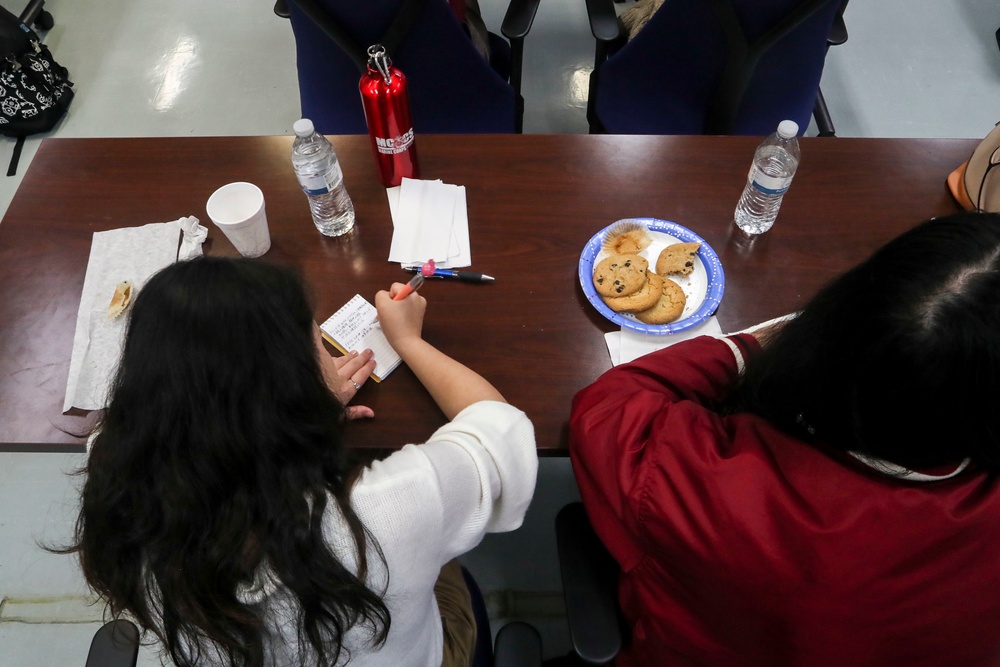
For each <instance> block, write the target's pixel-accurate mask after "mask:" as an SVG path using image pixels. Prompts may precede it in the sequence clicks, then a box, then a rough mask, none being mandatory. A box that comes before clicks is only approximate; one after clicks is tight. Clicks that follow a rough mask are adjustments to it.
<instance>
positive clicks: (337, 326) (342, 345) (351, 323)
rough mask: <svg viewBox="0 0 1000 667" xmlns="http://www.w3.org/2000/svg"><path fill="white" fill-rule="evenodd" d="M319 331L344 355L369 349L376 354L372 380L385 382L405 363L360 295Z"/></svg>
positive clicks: (345, 305) (335, 314) (369, 306)
mask: <svg viewBox="0 0 1000 667" xmlns="http://www.w3.org/2000/svg"><path fill="white" fill-rule="evenodd" d="M319 330H320V331H321V332H322V333H323V338H326V339H327V340H328V341H330V343H331V344H332V345H333V346H334V347H335V348H337V349H338V350H340V351H341V352H343V353H344V354H347V353H348V352H350V351H352V350H356V351H358V352H360V351H362V350H365V349H370V350H371V351H372V352H374V353H375V370H374V371H373V372H372V378H374V379H375V381H376V382H381V381H382V380H383V379H384V378H385V377H386V376H388V375H389V373H391V372H392V371H393V370H395V369H396V366H399V363H400V361H402V360H401V359H400V358H399V355H398V354H396V350H394V349H392V346H391V345H389V341H387V340H386V339H385V334H384V333H382V327H381V326H379V323H378V311H376V310H375V306H373V305H371V304H370V303H368V301H366V300H365V299H364V298H363V297H362V296H361V295H360V294H355V295H354V298H352V299H351V300H350V301H348V302H347V303H346V304H344V306H343V307H342V308H341V309H340V310H338V311H337V312H335V313H334V314H333V315H331V316H330V318H329V319H328V320H327V321H326V322H323V323H322V324H320V325H319Z"/></svg>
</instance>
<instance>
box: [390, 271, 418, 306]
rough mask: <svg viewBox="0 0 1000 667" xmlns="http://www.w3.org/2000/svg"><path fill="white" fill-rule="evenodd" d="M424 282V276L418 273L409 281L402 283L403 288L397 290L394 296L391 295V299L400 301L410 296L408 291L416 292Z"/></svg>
mask: <svg viewBox="0 0 1000 667" xmlns="http://www.w3.org/2000/svg"><path fill="white" fill-rule="evenodd" d="M423 284H424V277H423V276H422V275H420V274H419V273H418V274H417V275H415V276H413V277H412V278H410V282H408V283H406V284H405V285H403V289H401V290H399V292H398V293H397V294H396V296H394V297H392V300H393V301H402V300H403V299H405V298H406V297H408V296H410V292H416V291H417V288H418V287H420V286H421V285H423Z"/></svg>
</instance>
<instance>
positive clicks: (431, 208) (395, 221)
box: [386, 178, 472, 269]
mask: <svg viewBox="0 0 1000 667" xmlns="http://www.w3.org/2000/svg"><path fill="white" fill-rule="evenodd" d="M386 196H387V197H388V199H389V213H390V215H391V216H392V227H393V233H392V243H391V244H390V246H389V261H390V262H399V263H400V264H401V265H402V266H404V267H408V266H420V265H421V264H423V263H424V262H426V261H427V260H429V259H433V260H434V262H435V263H436V264H437V265H438V266H439V267H441V268H443V269H448V268H460V267H464V266H470V265H471V264H472V250H471V245H470V239H469V215H468V209H467V206H466V199H465V187H464V186H460V185H450V184H448V183H442V182H441V181H422V180H416V179H411V178H404V179H403V181H402V183H401V184H400V185H399V186H398V187H395V188H388V189H386Z"/></svg>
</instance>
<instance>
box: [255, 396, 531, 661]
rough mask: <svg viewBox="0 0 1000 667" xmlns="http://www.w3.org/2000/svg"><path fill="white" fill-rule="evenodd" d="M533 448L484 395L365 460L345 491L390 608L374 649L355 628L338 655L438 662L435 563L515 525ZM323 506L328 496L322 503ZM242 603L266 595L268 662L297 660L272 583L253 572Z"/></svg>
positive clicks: (339, 544) (517, 424) (519, 417)
mask: <svg viewBox="0 0 1000 667" xmlns="http://www.w3.org/2000/svg"><path fill="white" fill-rule="evenodd" d="M537 471H538V456H537V452H536V449H535V435H534V429H533V427H532V425H531V422H530V421H529V420H528V418H527V416H526V415H525V414H524V413H523V412H521V411H520V410H518V409H516V408H514V407H512V406H510V405H507V404H506V403H497V402H492V401H484V402H480V403H476V404H474V405H471V406H469V407H467V408H466V409H465V410H463V411H462V412H461V413H460V414H459V415H457V416H456V417H455V419H454V420H453V421H452V422H450V423H448V424H446V425H445V426H442V427H441V428H440V429H438V430H437V432H435V433H434V435H433V436H432V437H431V438H430V440H428V441H427V442H426V443H424V444H422V445H407V446H405V447H403V448H402V449H401V450H399V451H397V452H395V453H393V454H392V455H391V456H389V457H388V458H386V459H384V460H382V461H377V462H375V463H373V464H372V465H371V466H370V467H368V468H366V469H365V470H364V471H363V472H362V474H361V477H360V478H359V480H358V482H357V483H356V484H355V486H354V489H353V490H352V493H351V504H352V506H353V507H354V511H355V512H356V513H357V515H358V517H359V518H360V519H361V521H362V523H363V524H364V525H365V527H367V528H368V530H369V531H370V532H371V533H372V535H373V536H374V538H375V539H376V540H377V541H378V544H379V546H380V547H381V549H382V554H383V555H384V556H385V560H386V565H387V569H388V573H389V576H388V588H386V569H385V568H383V567H382V563H381V561H380V559H379V558H378V553H377V551H376V550H375V549H373V548H369V549H368V550H367V556H368V568H369V577H368V585H369V587H370V588H372V589H373V590H375V591H376V592H382V591H385V594H384V596H383V599H384V601H385V603H386V605H387V606H388V607H389V612H390V614H391V617H392V623H391V626H390V631H389V635H388V638H387V639H386V642H385V644H383V645H382V647H381V649H380V650H378V651H377V652H375V653H373V652H371V650H370V649H369V648H368V647H367V643H368V642H367V636H366V633H365V632H364V631H363V629H361V628H352V629H351V631H350V632H348V634H347V637H346V639H345V641H344V649H345V650H342V652H341V659H340V664H347V659H348V657H350V663H349V664H350V666H351V667H361V666H364V665H406V666H407V667H421V666H426V667H439V666H440V664H441V660H442V646H443V637H442V631H441V617H440V614H439V613H438V608H437V601H436V600H435V598H434V583H435V581H436V580H437V576H438V573H439V572H440V570H441V566H442V565H444V564H445V563H446V562H448V561H449V560H451V559H452V558H454V557H456V556H459V555H461V554H463V553H465V552H467V551H469V550H470V549H472V548H473V547H475V546H476V545H477V544H479V542H480V541H481V540H482V539H483V536H484V535H485V534H486V533H488V532H503V531H509V530H514V529H515V528H517V527H519V526H520V525H521V522H522V520H523V519H524V514H525V512H526V511H527V509H528V503H529V502H530V501H531V496H532V494H533V493H534V489H535V476H536V474H537ZM331 505H332V504H331ZM330 507H331V506H328V510H327V514H326V517H325V525H324V532H325V533H326V534H327V537H328V540H329V542H330V545H331V547H332V548H333V550H334V553H336V554H337V556H338V558H340V559H341V562H342V563H344V564H345V565H348V566H350V567H352V569H354V566H355V564H356V558H355V556H356V554H355V551H354V548H353V540H352V538H351V536H350V533H349V532H348V531H347V529H346V525H345V524H344V522H343V520H342V517H341V515H340V513H339V512H338V511H336V510H335V509H330ZM240 597H241V598H242V599H243V600H244V601H245V602H250V603H254V602H261V603H264V604H266V606H267V609H268V616H269V617H270V621H271V622H269V623H268V626H269V627H271V628H274V629H275V630H276V633H275V636H273V637H272V638H271V641H270V642H269V644H270V651H271V653H272V660H271V662H272V664H275V665H290V664H298V660H297V657H298V645H297V638H296V628H295V625H294V623H295V618H296V616H295V613H294V611H293V605H292V602H291V600H290V599H289V597H288V595H287V593H286V592H285V591H284V590H283V589H282V587H281V586H280V584H275V583H274V582H272V581H270V580H269V578H268V577H267V575H266V574H264V573H261V576H259V577H258V581H257V582H256V584H255V586H254V587H253V589H252V590H246V591H243V592H241V595H240Z"/></svg>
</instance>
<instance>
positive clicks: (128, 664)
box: [87, 619, 139, 667]
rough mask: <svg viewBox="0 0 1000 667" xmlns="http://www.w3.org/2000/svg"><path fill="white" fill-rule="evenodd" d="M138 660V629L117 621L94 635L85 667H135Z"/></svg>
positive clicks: (106, 625) (128, 623) (125, 622)
mask: <svg viewBox="0 0 1000 667" xmlns="http://www.w3.org/2000/svg"><path fill="white" fill-rule="evenodd" d="M138 659H139V628H137V627H135V624H134V623H132V622H131V621H126V620H122V619H119V620H117V621H110V622H108V623H105V624H104V625H103V626H101V629H100V630H98V631H97V632H96V633H94V638H93V640H91V642H90V651H89V652H88V653H87V667H135V663H136V662H137V661H138Z"/></svg>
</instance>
